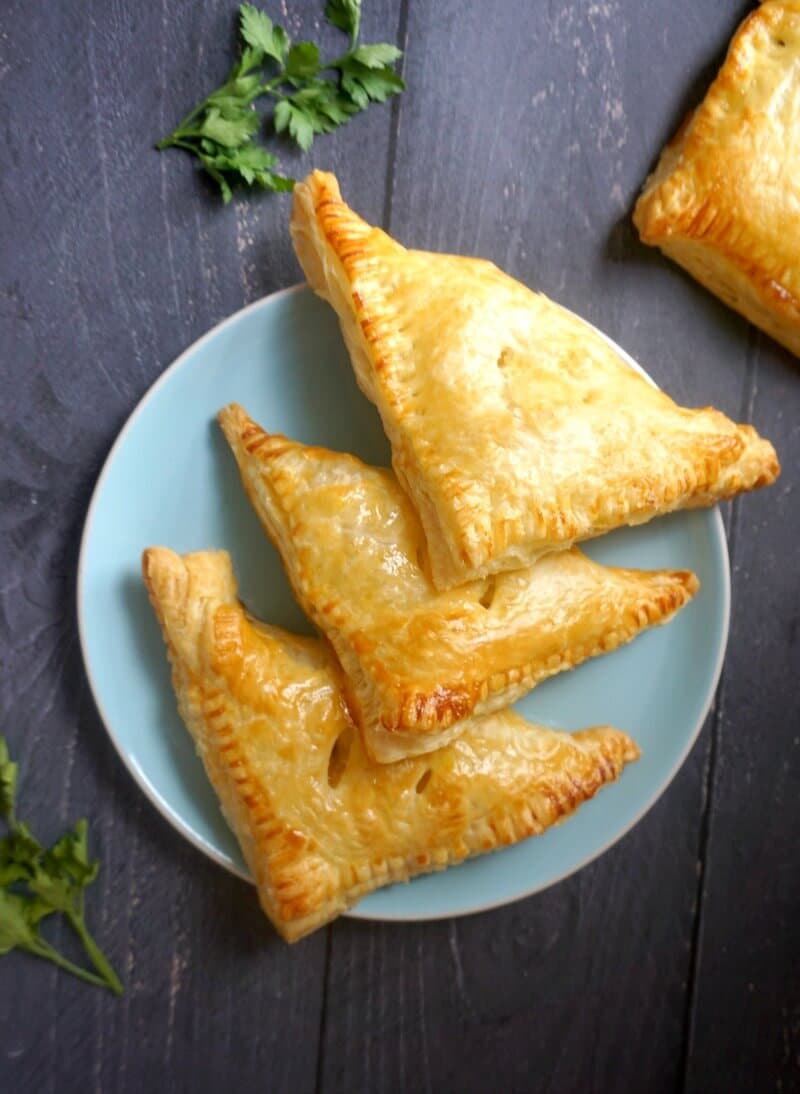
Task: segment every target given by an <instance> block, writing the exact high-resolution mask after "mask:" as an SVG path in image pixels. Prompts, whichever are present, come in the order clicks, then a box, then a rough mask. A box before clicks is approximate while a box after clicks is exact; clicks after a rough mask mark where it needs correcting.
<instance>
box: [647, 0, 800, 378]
mask: <svg viewBox="0 0 800 1094" xmlns="http://www.w3.org/2000/svg"><path fill="white" fill-rule="evenodd" d="M799 59H800V2H798V0H785V2H784V0H780V2H770V3H765V4H762V6H761V7H760V8H757V9H756V10H755V11H754V12H752V13H751V14H750V15H748V17H747V18H746V19H745V21H744V22H743V23H742V25H741V26H740V27H739V29H738V30H737V32H736V34H735V35H734V38H733V41H732V42H731V45H730V49H729V50H728V56H727V57H726V59H725V63H724V64H723V66H722V68H721V70H720V72H719V73H718V75H717V78H716V79H715V80H714V82H713V84H712V85H711V87H710V89H709V91H708V94H707V95H706V97H705V99H704V100H703V102H702V103H701V104H700V106H699V107H698V108H697V110H695V111H694V113H693V114H691V115H690V117H689V118H687V120H686V121H685V122H684V124H683V125H682V126H681V128H680V129H679V131H678V133H677V134H676V135H675V137H674V138H673V139H672V141H670V143H669V144H668V145H667V146H666V148H665V149H664V151H663V152H662V154H661V158H660V160H659V162H658V166H657V167H656V169H655V171H654V172H653V174H652V175H651V176H650V177H649V178H648V179H647V181H646V183H645V185H644V190H643V191H642V194H641V197H640V198H639V200H638V202H637V203H636V209H635V211H634V214H633V220H634V224H635V225H636V227H637V228H638V229H639V235H640V236H641V238H642V241H643V242H644V243H649V244H652V245H653V246H656V247H660V248H661V250H662V251H663V252H664V254H665V255H667V257H668V258H672V259H673V260H674V261H675V262H677V263H678V264H679V265H681V266H683V267H684V269H686V270H687V271H688V272H689V273H690V274H691V275H692V276H693V277H695V278H696V279H697V280H698V281H699V282H700V283H701V284H702V285H705V286H706V288H707V289H710V290H711V292H713V293H714V294H715V295H716V296H718V297H719V298H720V300H722V301H724V303H726V304H728V305H729V306H730V307H732V308H735V309H736V310H737V311H738V312H741V314H742V315H744V316H746V318H748V319H749V320H750V322H751V323H755V324H756V326H759V327H761V328H762V330H765V331H766V332H767V334H770V335H771V336H772V337H773V338H775V339H777V341H779V342H782V343H783V345H785V346H786V347H787V348H788V349H790V350H791V351H792V352H793V353H795V354H797V355H798V356H800V122H799V121H798V119H799V118H800V60H799Z"/></svg>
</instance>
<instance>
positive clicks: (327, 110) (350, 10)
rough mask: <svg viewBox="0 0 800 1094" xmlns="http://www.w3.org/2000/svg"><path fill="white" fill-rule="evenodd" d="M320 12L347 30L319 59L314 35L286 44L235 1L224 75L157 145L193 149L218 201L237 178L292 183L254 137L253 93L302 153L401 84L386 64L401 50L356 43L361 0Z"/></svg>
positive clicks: (278, 31)
mask: <svg viewBox="0 0 800 1094" xmlns="http://www.w3.org/2000/svg"><path fill="white" fill-rule="evenodd" d="M325 16H326V18H327V19H328V21H329V22H330V23H331V24H332V25H333V26H335V27H338V28H339V29H340V30H342V31H344V33H346V34H349V35H350V47H349V49H348V51H347V52H346V53H345V54H344V55H343V56H341V57H338V58H336V59H335V60H332V61H325V60H323V59H322V58H321V55H320V50H319V47H318V46H317V45H316V44H315V43H314V42H297V43H295V44H294V45H291V44H290V41H289V36H288V35H287V34H286V32H285V31H284V30H283V28H282V27H279V26H276V25H275V24H274V23H273V22H272V20H271V19H270V17H269V16H268V15H267V14H266V13H265V12H263V11H261V10H260V9H258V8H257V7H255V5H253V4H250V3H247V4H242V5H241V6H240V8H239V32H240V35H241V39H242V46H243V48H242V54H241V57H240V58H239V60H238V61H237V62H236V63H235V64H234V65H233V67H232V68H231V71H230V73H229V74H228V79H227V80H226V81H225V83H224V84H222V86H221V87H218V88H217V89H216V90H215V91H213V92H212V93H211V94H210V95H209V96H208V98H206V99H204V100H203V102H202V103H200V104H198V105H197V106H196V107H194V109H193V110H190V111H189V113H188V114H187V115H186V117H185V118H184V119H183V121H182V122H181V123H180V125H178V126H177V128H176V129H174V130H173V132H172V133H170V135H169V136H168V137H165V138H164V139H163V140H161V141H159V142H158V144H157V145H156V147H157V148H159V149H164V148H183V149H184V150H185V151H187V152H191V153H192V154H193V155H195V156H196V157H197V159H198V160H199V162H200V164H201V165H202V167H203V168H204V170H205V171H206V173H207V174H208V175H209V176H210V177H211V178H212V179H213V180H214V182H216V184H217V185H218V186H219V188H220V192H221V194H222V200H223V202H225V203H227V202H229V201H230V200H231V198H232V197H233V187H234V185H235V184H237V183H239V184H244V185H246V186H260V187H261V188H262V189H265V190H276V191H285V190H291V189H292V187H293V186H294V180H293V179H291V178H288V177H287V176H285V175H282V174H280V173H278V172H277V171H276V170H275V163H276V161H275V157H274V156H272V155H271V154H270V153H268V152H267V151H266V150H265V149H264V148H263V145H262V144H261V143H260V142H259V140H258V136H257V134H258V131H259V128H260V119H259V115H258V114H257V113H256V111H255V109H254V106H253V104H254V103H255V101H256V100H257V99H260V98H263V97H265V96H269V97H270V98H272V99H275V100H276V102H275V111H274V113H273V115H272V127H273V129H274V131H275V133H276V134H286V135H287V136H288V137H290V138H291V139H292V140H293V141H295V143H296V144H297V145H299V147H300V148H301V149H302V150H303V151H304V152H306V151H308V149H309V148H310V147H311V145H312V143H313V141H314V138H315V137H316V136H318V135H319V134H321V133H330V132H332V131H333V130H334V129H336V128H338V126H340V125H344V123H345V122H347V121H348V120H349V119H350V118H351V117H352V116H353V115H354V114H357V113H358V112H359V111H361V110H365V109H366V108H367V107H368V106H369V105H370V103H373V102H384V101H385V100H386V99H388V98H389V97H390V96H391V95H396V94H397V93H398V92H400V91H402V90H403V88H404V86H405V85H404V83H403V81H402V79H401V78H400V77H399V76H398V75H397V74H396V73H395V72H394V71H393V69H392V67H391V66H392V65H393V64H394V62H395V61H397V60H398V59H399V58H400V56H401V53H400V50H398V49H397V48H396V47H395V46H393V45H390V44H388V43H385V42H383V43H381V42H379V43H375V44H372V45H359V44H358V32H359V27H360V23H361V2H360V0H330V2H329V3H328V4H327V6H326V8H325ZM276 65H277V71H276ZM265 70H266V71H265Z"/></svg>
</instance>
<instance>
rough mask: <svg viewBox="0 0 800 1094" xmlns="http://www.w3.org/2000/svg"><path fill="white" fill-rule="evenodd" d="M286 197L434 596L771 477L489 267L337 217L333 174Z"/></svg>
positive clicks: (710, 424) (741, 447)
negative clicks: (372, 418) (384, 447)
mask: <svg viewBox="0 0 800 1094" xmlns="http://www.w3.org/2000/svg"><path fill="white" fill-rule="evenodd" d="M294 194H295V196H294V211H293V214H292V238H293V240H294V245H295V250H296V251H297V255H298V257H299V259H300V262H301V264H302V266H303V269H304V270H305V273H306V276H307V277H308V280H309V282H310V283H311V285H312V287H313V288H314V289H315V290H316V292H317V293H319V294H320V295H321V296H322V297H324V298H325V299H326V300H328V301H329V302H330V303H331V304H332V305H333V307H334V308H335V310H336V312H337V314H338V316H339V319H340V321H341V325H342V331H343V333H344V337H345V341H346V342H347V346H348V349H349V351H350V355H351V357H352V361H353V366H354V368H355V372H356V376H357V379H358V382H359V384H360V385H361V387H362V389H363V390H364V392H365V393H366V395H367V396H368V397H369V398H370V399H371V400H372V401H373V402H374V403H375V405H376V406H377V408H378V410H379V411H380V415H381V418H382V420H383V425H384V429H385V430H386V433H387V435H388V437H389V440H390V442H391V445H392V462H393V465H394V469H395V472H396V474H397V476H398V478H399V479H400V482H401V483H402V484H403V486H404V487H405V488H406V489H407V491H408V493H409V494H410V496H411V498H412V500H413V502H414V505H415V507H416V509H417V512H418V513H419V516H420V518H421V520H422V525H423V528H424V530H425V535H426V538H427V542H428V550H429V557H430V567H431V573H432V576H433V580H434V582H435V584H436V585H437V587H438V588H449V587H452V586H454V585H458V584H460V583H462V582H464V581H467V580H469V579H474V578H477V577H485V576H486V575H487V574H490V573H495V572H500V571H503V570H509V569H515V568H519V567H520V566H525V565H528V564H529V563H531V562H532V561H534V560H535V559H536V558H537V557H539V556H540V555H541V554H543V553H545V552H546V551H549V550H553V549H554V548H563V547H567V546H569V545H570V544H572V543H575V542H578V541H580V540H584V539H588V538H590V537H591V536H597V535H600V534H601V533H603V532H607V531H609V530H610V529H612V528H616V527H618V526H619V525H623V524H638V523H642V522H644V521H647V520H650V519H651V518H652V517H655V516H659V515H660V514H662V513H667V512H670V511H671V510H673V509H680V508H684V507H686V506H697V505H711V504H713V503H714V502H716V501H718V500H719V499H720V498H727V497H731V496H732V495H733V494H736V493H738V492H739V491H741V490H750V489H752V488H753V487H756V486H762V485H764V484H766V483H770V482H772V480H773V479H774V478H775V476H776V475H777V474H778V461H777V458H776V456H775V452H774V450H773V448H772V446H771V445H770V444H769V443H768V442H766V441H763V440H761V439H760V438H759V437H758V435H757V434H756V432H755V430H754V429H752V428H751V427H750V426H737V425H734V423H733V422H731V421H729V420H728V418H726V417H725V415H724V414H721V413H719V412H718V411H716V410H713V409H705V410H685V409H683V408H681V407H679V406H676V405H675V403H673V402H672V400H671V399H670V398H669V397H668V396H667V395H665V394H664V393H663V392H661V391H658V390H657V389H655V388H653V387H652V386H651V385H650V384H648V383H647V382H646V381H645V380H644V379H643V378H642V377H641V376H639V375H638V374H637V373H635V372H634V371H633V370H631V368H629V366H628V365H627V364H626V362H625V361H624V360H623V359H622V358H621V357H620V356H619V354H618V353H617V352H616V351H615V350H614V349H613V348H612V347H611V345H610V344H609V343H608V342H607V341H606V340H605V339H604V338H603V337H602V336H601V335H599V334H598V333H597V332H596V331H594V330H593V329H592V328H590V327H589V326H588V325H587V324H586V323H584V322H583V321H582V320H580V319H579V318H578V317H577V316H575V315H573V314H572V313H571V312H568V311H566V310H565V309H564V308H561V307H559V306H558V305H557V304H554V303H553V302H552V301H550V300H548V299H547V298H546V297H545V296H542V295H540V294H537V293H533V292H531V291H530V290H529V289H527V288H525V286H524V285H521V284H519V282H517V281H514V280H513V278H511V277H508V276H506V275H505V274H503V273H501V271H500V270H498V269H497V268H496V267H495V266H493V265H492V264H491V263H490V262H484V261H482V260H479V259H474V258H460V257H454V256H451V255H441V254H428V253H426V252H422V251H407V250H406V249H405V248H404V247H402V246H400V244H399V243H396V242H395V241H394V240H393V239H391V238H390V237H389V236H387V235H386V234H385V233H384V232H381V231H379V230H378V229H377V228H372V227H370V226H369V225H368V224H366V223H365V222H364V221H363V220H361V218H360V217H358V216H357V215H356V214H355V213H354V212H353V211H352V210H351V209H349V208H348V207H347V205H345V203H344V202H343V201H342V199H341V196H340V194H339V187H338V185H337V182H336V179H335V178H334V177H333V176H332V175H326V174H322V173H320V172H318V171H315V172H314V173H313V174H312V175H310V176H309V177H308V178H307V179H306V180H305V181H304V182H303V183H301V184H300V185H298V186H297V187H296V189H295V192H294Z"/></svg>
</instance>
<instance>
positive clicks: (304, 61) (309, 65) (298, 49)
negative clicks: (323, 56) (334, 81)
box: [286, 42, 319, 80]
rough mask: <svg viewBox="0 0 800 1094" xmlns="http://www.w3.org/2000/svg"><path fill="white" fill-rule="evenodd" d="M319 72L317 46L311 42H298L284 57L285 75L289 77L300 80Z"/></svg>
mask: <svg viewBox="0 0 800 1094" xmlns="http://www.w3.org/2000/svg"><path fill="white" fill-rule="evenodd" d="M318 72H319V47H318V46H315V45H314V43H313V42H298V43H297V45H294V46H292V48H291V49H290V50H289V56H288V57H287V58H286V75H287V77H289V79H296V80H302V79H304V78H305V77H308V76H316V74H317V73H318Z"/></svg>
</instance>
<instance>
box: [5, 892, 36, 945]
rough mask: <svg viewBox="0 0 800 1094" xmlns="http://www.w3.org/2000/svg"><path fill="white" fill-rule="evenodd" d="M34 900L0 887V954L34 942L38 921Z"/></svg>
mask: <svg viewBox="0 0 800 1094" xmlns="http://www.w3.org/2000/svg"><path fill="white" fill-rule="evenodd" d="M33 904H34V902H33V901H30V900H27V899H26V898H25V897H24V896H20V895H19V894H18V893H11V892H9V891H8V890H7V889H0V954H5V953H8V952H9V951H10V950H13V949H15V948H16V947H17V946H24V947H26V948H29V947H31V946H33V945H35V943H36V938H37V934H38V932H37V931H36V927H35V924H36V923H37V922H38V920H37V919H36V916H35V914H34V906H33Z"/></svg>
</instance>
